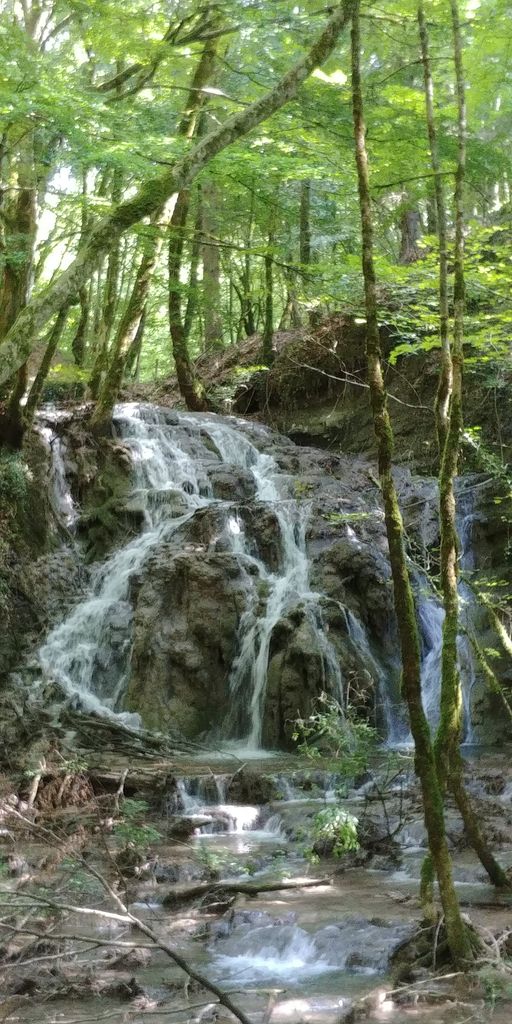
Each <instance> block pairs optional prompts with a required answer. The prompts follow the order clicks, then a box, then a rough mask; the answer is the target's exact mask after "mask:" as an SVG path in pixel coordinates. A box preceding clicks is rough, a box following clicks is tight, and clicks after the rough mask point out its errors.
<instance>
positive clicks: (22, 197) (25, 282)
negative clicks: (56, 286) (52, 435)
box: [0, 131, 37, 448]
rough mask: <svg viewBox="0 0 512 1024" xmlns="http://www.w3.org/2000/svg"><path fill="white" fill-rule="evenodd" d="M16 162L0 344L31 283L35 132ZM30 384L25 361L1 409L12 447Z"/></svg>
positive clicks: (2, 431) (2, 429)
mask: <svg viewBox="0 0 512 1024" xmlns="http://www.w3.org/2000/svg"><path fill="white" fill-rule="evenodd" d="M16 164H17V165H16V166H15V168H13V170H12V173H11V179H12V180H11V181H10V190H9V191H11V192H12V194H13V199H12V201H11V202H10V203H9V204H8V205H7V208H6V210H5V211H4V218H5V220H4V223H5V224H6V225H7V231H6V237H5V242H4V254H3V255H4V258H3V270H2V279H1V288H0V344H1V342H2V341H3V339H4V338H5V337H7V336H8V334H9V331H10V330H11V328H12V326H13V324H14V323H15V322H16V319H17V317H18V316H19V315H20V313H21V312H22V311H23V309H25V308H26V305H27V303H28V301H29V296H30V291H31V286H32V273H33V262H34V246H35V240H36V195H37V175H36V167H35V150H34V135H33V132H30V131H29V132H28V133H27V135H26V137H25V138H24V139H23V140H22V142H21V143H20V145H19V153H18V155H17V161H16ZM8 376H9V377H10V376H11V375H10V374H9V375H8ZM6 379H8V377H7V378H6ZM27 384H28V366H27V362H26V360H23V361H21V363H19V364H18V367H17V368H16V371H15V372H14V374H13V375H12V379H11V381H10V391H9V395H8V398H7V401H6V403H5V405H4V408H3V409H2V411H1V412H0V444H1V443H4V444H7V445H9V446H10V447H12V448H19V447H20V446H21V444H22V441H23V433H24V421H23V407H22V405H21V400H22V398H23V396H24V394H25V391H26V389H27Z"/></svg>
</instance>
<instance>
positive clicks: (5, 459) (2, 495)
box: [0, 452, 29, 504]
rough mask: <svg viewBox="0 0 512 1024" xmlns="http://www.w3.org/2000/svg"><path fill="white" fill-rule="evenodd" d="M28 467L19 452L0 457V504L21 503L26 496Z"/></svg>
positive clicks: (4, 454) (2, 454) (4, 453)
mask: <svg viewBox="0 0 512 1024" xmlns="http://www.w3.org/2000/svg"><path fill="white" fill-rule="evenodd" d="M28 473H29V470H28V467H27V465H26V463H25V462H24V461H23V459H22V457H21V455H20V454H19V452H2V453H1V455H0V504H3V503H9V502H23V501H24V500H25V498H26V495H27V484H28V478H29V477H28Z"/></svg>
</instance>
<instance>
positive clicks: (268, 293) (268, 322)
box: [261, 227, 274, 366]
mask: <svg viewBox="0 0 512 1024" xmlns="http://www.w3.org/2000/svg"><path fill="white" fill-rule="evenodd" d="M273 244H274V232H273V229H272V227H271V228H270V229H269V233H268V241H267V253H266V255H265V261H264V262H265V319H264V323H263V338H262V347H261V357H262V359H263V362H264V363H265V365H266V366H270V365H271V364H272V363H273V361H274V348H273V340H274V264H273V262H272V246H273Z"/></svg>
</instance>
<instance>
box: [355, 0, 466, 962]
mask: <svg viewBox="0 0 512 1024" xmlns="http://www.w3.org/2000/svg"><path fill="white" fill-rule="evenodd" d="M359 8H360V3H359V0H354V16H353V27H352V97H353V100H352V102H353V116H354V138H355V150H356V164H357V174H358V185H359V202H360V209H361V229H362V240H363V255H362V265H363V278H364V290H365V304H366V323H367V328H366V330H367V362H368V380H369V385H370V396H371V404H372V412H373V422H374V427H375V434H376V438H377V448H378V460H379V477H380V483H381V488H382V496H383V501H384V515H385V521H386V533H387V538H388V544H389V557H390V563H391V572H392V577H393V590H394V602H395V609H396V616H397V621H398V631H399V638H400V652H401V659H402V691H403V694H404V698H405V700H406V703H407V707H408V712H409V720H410V725H411V732H412V736H413V740H414V749H415V766H416V772H417V774H418V776H419V779H420V785H421V791H422V798H423V809H424V815H425V826H426V829H427V835H428V842H429V849H430V852H431V854H432V861H433V864H434V867H435V871H436V875H437V879H438V882H439V892H440V897H441V903H442V906H443V911H444V916H445V923H446V931H447V938H448V945H449V948H450V952H451V955H452V958H453V961H454V963H455V964H456V965H459V966H464V965H465V964H466V963H467V961H468V960H470V959H471V955H472V953H471V944H470V940H469V935H468V931H467V929H466V927H465V925H464V922H463V920H462V917H461V914H460V908H459V904H458V900H457V894H456V891H455V886H454V883H453V874H452V865H451V859H450V853H449V850H448V844H447V841H446V831H445V822H444V812H443V798H442V793H441V788H440V785H439V780H438V776H437V769H436V760H435V755H434V749H433V745H432V740H431V735H430V728H429V725H428V722H427V719H426V716H425V712H424V710H423V704H422V700H421V674H420V667H421V666H420V643H419V635H418V626H417V621H416V614H415V607H414V598H413V595H412V590H411V585H410V580H409V572H408V567H407V559H406V553H405V544H404V530H403V522H402V517H401V514H400V508H399V504H398V497H397V493H396V488H395V484H394V480H393V473H392V461H393V431H392V427H391V421H390V418H389V412H388V408H387V393H386V387H385V384H384V378H383V373H382V364H381V346H380V336H379V326H378V319H377V293H376V278H375V267H374V260H373V222H372V210H371V199H370V184H369V175H368V160H367V154H366V143H365V126H364V112H363V97H362V89H361V72H360V49H361V42H360V21H359Z"/></svg>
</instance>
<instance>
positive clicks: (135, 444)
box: [39, 404, 340, 749]
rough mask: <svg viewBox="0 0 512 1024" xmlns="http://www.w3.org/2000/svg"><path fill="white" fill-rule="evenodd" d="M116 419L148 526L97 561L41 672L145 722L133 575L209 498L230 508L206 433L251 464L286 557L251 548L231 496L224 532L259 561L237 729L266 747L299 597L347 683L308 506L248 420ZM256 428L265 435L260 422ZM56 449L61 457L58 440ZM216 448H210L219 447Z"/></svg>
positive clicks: (235, 686)
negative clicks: (311, 540)
mask: <svg viewBox="0 0 512 1024" xmlns="http://www.w3.org/2000/svg"><path fill="white" fill-rule="evenodd" d="M114 423H115V428H116V431H117V433H118V435H119V437H120V439H122V443H123V445H124V446H125V447H126V448H128V449H129V451H130V454H131V460H132V465H133V492H132V494H133V498H134V499H136V500H137V501H138V502H139V503H140V504H141V505H142V508H143V512H144V528H143V530H142V532H141V534H140V535H139V536H137V537H135V538H134V539H132V540H131V541H130V542H129V543H128V544H126V545H125V546H124V547H122V548H121V549H119V550H118V551H116V552H115V553H114V554H113V555H112V556H111V557H110V558H108V559H107V561H106V562H105V563H103V564H102V565H100V566H99V567H97V568H96V569H95V571H94V572H93V574H92V584H91V588H90V592H89V594H88V596H87V597H86V599H85V600H84V601H82V602H81V603H80V604H78V605H77V606H76V608H75V609H74V610H73V611H72V612H71V614H70V615H68V617H67V618H66V619H65V620H64V621H63V622H62V623H60V624H59V625H58V626H57V627H56V628H54V629H53V630H52V632H51V633H50V634H49V636H48V637H47V639H46V641H45V642H44V644H43V646H42V647H41V649H40V651H39V660H40V663H41V666H42V669H43V672H44V674H45V675H46V676H47V677H49V678H52V679H54V680H55V681H56V682H57V683H58V684H59V685H60V686H61V687H62V689H63V690H64V691H65V692H66V693H68V694H69V695H71V696H75V697H76V698H77V699H78V700H79V702H80V704H81V705H82V706H83V707H85V708H86V709H89V710H91V711H95V712H97V713H101V714H104V715H107V716H112V715H116V716H118V718H119V720H120V721H122V722H124V723H125V724H126V725H128V726H133V727H138V726H139V725H140V719H139V716H138V715H134V714H129V713H125V712H123V711H122V710H121V709H122V700H123V696H124V692H125V689H126V684H127V679H128V673H129V667H130V654H131V645H132V637H131V626H132V614H133V613H132V606H131V603H130V599H129V598H130V584H131V580H132V578H133V577H134V575H135V574H136V573H137V572H138V571H139V570H140V569H141V567H142V566H143V565H144V563H145V562H146V560H147V558H148V557H149V556H150V554H151V552H152V551H153V550H154V549H155V548H157V546H158V545H159V544H160V543H162V542H163V541H167V540H169V539H170V538H171V537H172V536H173V535H175V534H177V533H179V531H180V530H181V528H182V527H183V526H184V525H185V524H186V523H187V522H188V521H189V520H190V519H191V518H192V517H193V516H194V515H195V513H196V512H197V511H198V510H199V509H201V508H205V507H207V506H209V505H216V506H218V507H221V508H222V504H223V503H222V502H221V501H219V500H218V499H215V498H214V497H213V496H212V487H211V484H210V481H209V478H208V464H207V463H206V464H205V465H203V463H205V454H208V450H205V445H204V436H205V435H207V436H208V437H209V439H210V441H211V442H212V443H213V445H214V446H215V449H216V452H217V453H218V457H219V458H220V459H221V461H222V462H224V463H226V464H228V465H235V466H239V467H243V468H244V469H246V470H249V471H250V473H251V475H252V477H253V479H254V484H255V491H256V500H257V501H260V502H262V503H264V504H265V505H266V506H270V507H271V509H272V510H273V513H274V515H275V519H276V523H277V526H278V532H279V541H280V565H279V568H277V569H276V570H274V571H270V570H269V569H268V568H267V567H266V565H265V563H264V562H263V560H262V559H260V558H259V557H257V556H255V555H254V554H253V553H252V552H251V550H250V548H249V545H248V542H247V540H246V537H245V532H244V529H243V525H242V523H241V520H240V518H239V517H238V515H236V514H235V513H234V512H233V507H232V504H231V503H228V507H227V509H226V518H225V527H224V539H225V541H226V543H227V544H228V546H229V548H230V550H231V551H232V552H233V554H234V555H236V556H237V558H238V559H239V561H240V564H241V566H243V565H251V566H252V568H253V570H254V574H253V575H252V576H251V575H250V574H249V573H247V572H246V573H245V575H246V582H247V607H246V609H245V612H244V613H243V615H242V617H241V625H240V635H239V649H238V655H237V657H236V659H235V662H234V664H233V667H232V671H231V677H230V687H231V690H232V692H233V695H234V696H235V695H238V694H239V695H240V698H241V699H243V701H244V703H246V705H247V707H248V709H249V711H248V722H247V723H246V731H245V733H244V734H242V735H240V734H238V736H237V737H236V738H237V739H241V740H243V742H244V744H245V745H247V746H248V747H249V748H252V749H258V748H259V746H260V744H261V733H262V719H263V708H264V697H265V685H266V678H267V668H268V659H269V648H270V641H271V635H272V631H273V629H274V626H275V625H276V623H277V622H278V620H279V619H280V618H281V617H282V616H283V614H285V613H286V611H287V610H288V609H290V608H291V607H292V606H296V605H297V604H298V603H304V606H305V607H306V608H307V613H308V615H309V616H310V617H311V621H312V623H313V624H314V631H315V635H316V637H317V642H318V649H319V651H320V653H321V654H322V657H323V659H324V664H325V673H326V677H329V678H330V677H331V675H332V676H333V677H334V678H333V684H332V685H333V687H334V688H336V687H339V686H340V679H339V678H338V676H339V668H338V669H337V672H338V676H337V675H336V667H337V659H336V656H335V653H334V651H333V649H332V648H331V645H330V644H329V641H328V638H327V636H326V635H325V633H324V632H323V626H322V622H321V615H320V613H319V610H318V602H319V598H320V595H317V594H312V593H311V592H310V588H309V578H308V575H309V574H308V559H307V554H306V540H305V536H306V524H307V515H308V509H307V506H306V505H305V504H304V503H301V502H299V501H296V500H294V499H293V498H291V497H290V495H289V489H290V483H289V480H288V478H287V477H286V476H285V475H284V474H282V473H280V471H279V468H278V465H277V463H276V462H275V460H274V459H273V458H272V457H271V456H270V455H268V454H266V453H263V452H260V451H259V450H258V448H257V447H256V445H255V444H253V443H252V441H250V440H249V439H248V438H247V437H246V436H245V435H244V434H243V433H242V430H241V426H242V425H239V424H238V423H237V421H236V420H235V421H233V423H226V421H222V420H220V419H217V418H215V417H213V416H207V415H191V414H176V413H168V412H166V410H164V409H158V408H154V407H151V406H140V405H137V404H125V405H122V406H119V407H117V408H116V411H115V419H114ZM260 431H261V436H262V438H264V439H266V438H267V437H268V432H267V431H265V430H264V429H263V428H260ZM253 433H254V434H256V435H257V431H254V432H253ZM177 437H178V440H177ZM53 450H54V458H55V447H54V448H53ZM57 452H58V449H57ZM209 454H210V457H211V450H210V451H209ZM55 465H56V466H58V459H57V460H56V461H55ZM172 496H177V497H178V498H179V499H180V509H179V513H178V514H177V513H176V510H175V508H173V503H172V501H169V500H166V499H168V498H170V497H172ZM74 514H75V513H74ZM258 582H259V583H261V582H263V583H264V585H265V588H266V590H267V600H266V607H265V610H264V612H263V614H262V615H258V614H257V607H258V604H259V601H257V584H258ZM233 738H235V737H233Z"/></svg>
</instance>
